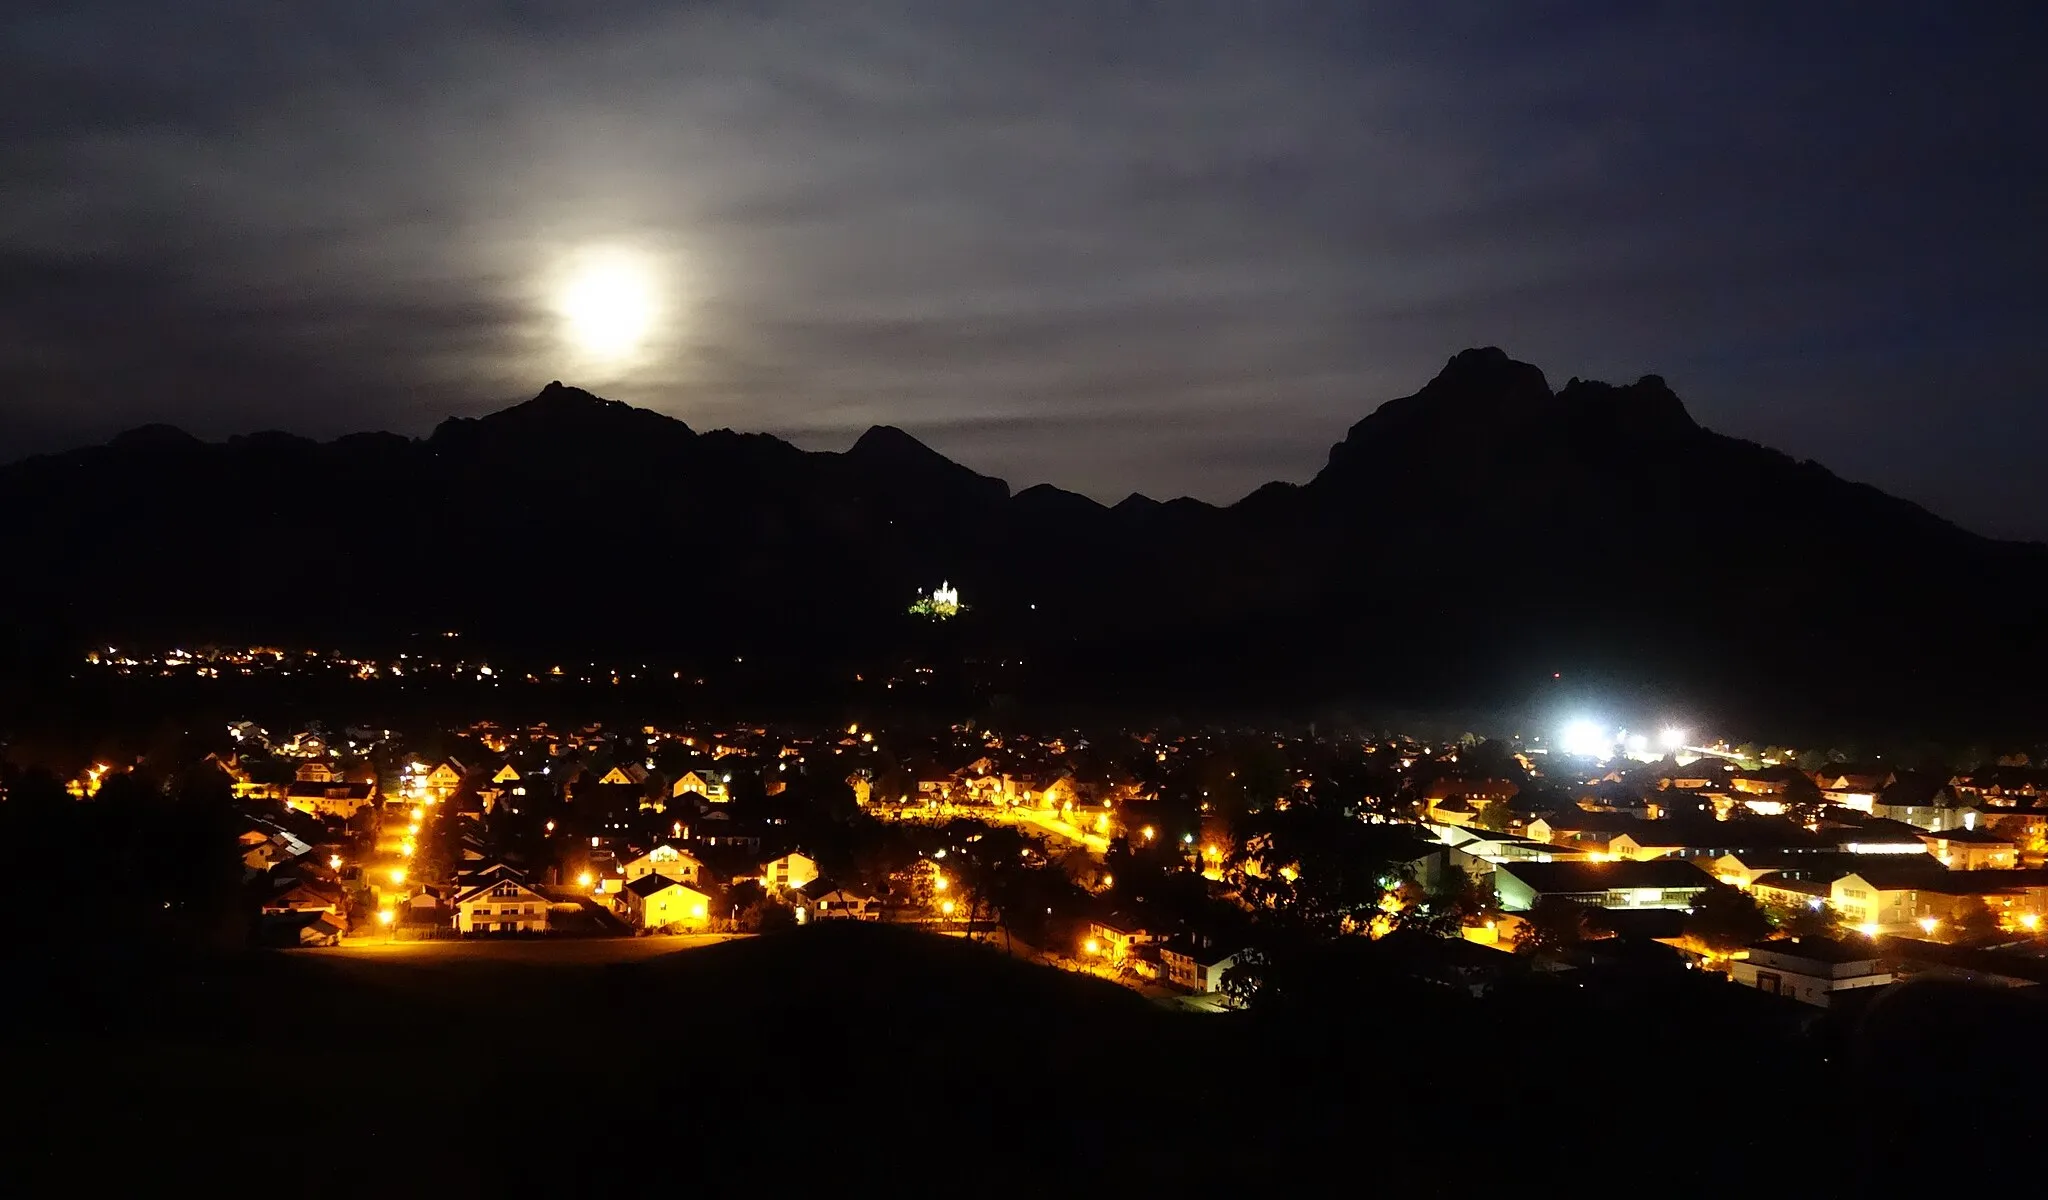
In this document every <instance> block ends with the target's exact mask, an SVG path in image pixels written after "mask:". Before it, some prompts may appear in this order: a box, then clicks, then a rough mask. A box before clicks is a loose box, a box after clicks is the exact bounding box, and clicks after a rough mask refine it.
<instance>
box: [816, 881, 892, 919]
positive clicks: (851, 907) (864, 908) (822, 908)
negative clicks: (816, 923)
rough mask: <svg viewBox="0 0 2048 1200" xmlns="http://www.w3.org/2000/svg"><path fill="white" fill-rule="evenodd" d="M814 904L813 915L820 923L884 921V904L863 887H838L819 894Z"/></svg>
mask: <svg viewBox="0 0 2048 1200" xmlns="http://www.w3.org/2000/svg"><path fill="white" fill-rule="evenodd" d="M812 904H813V915H814V916H816V917H817V919H818V920H820V921H879V920H881V919H882V902H881V900H880V899H879V898H877V897H876V895H875V894H874V893H873V892H870V891H868V890H867V889H866V888H863V887H854V886H851V885H845V884H841V885H837V886H833V887H830V888H828V889H827V890H826V891H823V892H819V893H818V895H817V898H816V900H814V901H813V902H812Z"/></svg>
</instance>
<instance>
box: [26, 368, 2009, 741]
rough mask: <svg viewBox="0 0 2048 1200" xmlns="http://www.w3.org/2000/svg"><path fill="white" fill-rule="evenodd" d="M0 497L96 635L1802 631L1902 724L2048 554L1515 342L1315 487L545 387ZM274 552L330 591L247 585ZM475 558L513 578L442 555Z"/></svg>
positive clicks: (1230, 661) (2000, 664) (1194, 642)
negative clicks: (714, 417) (476, 404)
mask: <svg viewBox="0 0 2048 1200" xmlns="http://www.w3.org/2000/svg"><path fill="white" fill-rule="evenodd" d="M0 505H5V506H7V509H8V511H10V512H18V513H23V514H26V516H25V517H24V518H23V519H21V520H19V521H17V522H16V523H15V524H14V525H13V526H12V527H8V528H4V529H0V561H8V562H11V563H17V564H24V563H28V564H32V563H48V562H64V561H68V560H72V559H77V558H79V557H81V556H84V557H87V558H89V559H90V560H91V561H95V562H99V563H103V564H118V565H119V567H120V568H121V570H122V571H124V572H126V573H129V574H133V575H136V576H138V577H139V578H143V579H148V580H149V581H150V586H149V587H148V588H147V589H144V592H143V593H142V594H137V593H135V592H132V591H129V590H124V589H118V588H117V589H104V590H95V589H85V590H82V591H76V592H72V593H67V594H63V595H61V596H60V595H47V596H46V595H43V594H40V593H37V592H34V591H33V590H30V589H23V590H20V591H18V592H17V593H16V594H14V595H13V596H11V597H10V598H8V599H6V600H0V608H5V609H6V610H8V611H6V612H5V613H0V615H5V616H7V617H8V618H9V619H10V620H12V621H14V622H16V623H17V624H18V625H19V626H20V627H21V628H23V629H25V630H32V631H38V635H39V636H40V635H41V631H49V636H51V637H53V638H54V639H56V640H58V641H62V640H64V639H71V640H76V641H78V642H79V644H81V645H82V644H85V643H86V641H88V640H89V641H100V640H106V639H108V638H111V637H127V636H136V635H141V634H160V635H163V636H176V637H181V638H183V637H196V636H204V635H209V634H210V635H214V636H219V637H223V638H234V637H245V638H254V637H266V638H267V637H279V638H282V637H290V636H296V637H319V638H334V637H340V636H344V635H346V636H350V637H357V638H365V637H377V636H386V637H388V636H396V635H398V634H400V633H402V632H403V631H406V630H413V629H420V628H452V627H455V626H456V625H457V624H460V625H462V626H463V627H464V628H466V629H471V630H474V631H475V633H476V634H477V636H479V637H480V638H484V639H495V640H497V641H499V642H501V643H503V644H507V645H527V644H546V645H563V646H565V647H566V648H571V649H573V648H575V646H576V645H577V644H579V643H581V642H594V641H610V642H617V643H620V644H624V645H637V646H647V647H654V646H665V645H672V646H675V647H680V648H684V649H691V650H692V652H697V651H699V650H701V651H702V652H704V653H709V652H710V651H709V649H708V647H707V646H705V642H706V640H707V639H710V638H714V637H715V638H716V639H722V640H723V641H724V642H727V643H730V645H731V646H733V647H734V648H739V647H746V648H749V649H751V651H752V652H753V653H756V654H760V653H764V652H769V651H764V649H763V647H771V648H773V649H772V652H774V653H785V654H788V655H789V656H791V657H792V658H801V657H804V656H810V657H812V658H816V659H819V660H820V661H823V660H825V659H836V658H841V657H844V656H846V655H849V654H851V655H861V654H869V653H882V652H885V651H886V652H888V653H896V652H898V651H899V650H903V649H904V647H906V646H909V645H911V644H912V643H911V642H906V641H905V640H904V639H906V638H909V637H911V636H912V635H911V634H909V633H907V632H905V629H904V627H902V626H901V619H902V618H903V609H904V608H905V607H906V606H907V604H908V601H909V600H910V599H911V598H914V596H915V591H916V589H917V588H921V587H929V586H930V584H931V583H932V582H934V581H936V580H937V579H940V578H949V579H951V580H953V581H954V582H955V583H956V584H958V585H960V587H961V588H962V590H963V594H964V595H965V596H966V597H967V599H968V601H969V604H970V607H971V615H970V616H969V617H966V618H963V619H962V623H961V624H960V625H959V627H958V630H957V631H956V633H949V634H948V635H947V636H948V638H950V639H952V643H949V644H952V645H953V649H952V650H951V651H949V652H958V653H963V654H972V655H982V654H986V655H988V656H990V657H994V658H1005V659H1007V658H1012V657H1017V658H1022V657H1025V656H1026V655H1029V656H1030V658H1031V660H1032V661H1033V662H1034V663H1036V664H1041V665H1042V668H1043V669H1044V670H1045V671H1047V672H1048V673H1050V674H1053V675H1056V676H1059V677H1062V678H1069V679H1073V680H1088V681H1095V682H1098V683H1099V684H1100V686H1101V687H1102V688H1103V689H1104V691H1105V693H1106V694H1124V691H1130V692H1131V693H1132V694H1135V693H1136V691H1140V690H1143V689H1145V688H1150V687H1157V688H1161V689H1166V690H1168V691H1170V692H1172V693H1173V694H1175V695H1181V696H1189V695H1194V694H1196V692H1198V691H1200V690H1203V689H1210V690H1216V691H1226V692H1227V691H1232V690H1242V689H1244V688H1245V687H1247V686H1254V687H1257V688H1259V689H1262V690H1270V691H1271V692H1273V693H1274V694H1276V695H1288V694H1299V695H1302V696H1322V695H1348V694H1359V693H1362V692H1372V693H1376V694H1384V695H1389V696H1394V697H1400V698H1406V697H1409V696H1416V697H1422V698H1436V699H1444V700H1461V699H1463V698H1464V697H1466V696H1468V695H1471V694H1473V693H1476V692H1482V691H1485V690H1486V689H1487V688H1490V687H1497V686H1501V683H1500V681H1503V680H1512V681H1526V680H1528V679H1535V678H1548V677H1549V676H1551V675H1553V674H1557V675H1560V676H1561V675H1562V674H1563V672H1562V671H1560V670H1557V668H1558V667H1559V666H1560V665H1569V666H1572V667H1573V668H1574V669H1575V670H1578V671H1582V672H1584V673H1587V674H1590V675H1602V674H1603V673H1604V674H1606V675H1612V676H1614V677H1615V678H1617V679H1621V678H1627V679H1631V680H1635V681H1636V682H1638V683H1640V684H1643V685H1649V684H1652V683H1656V682H1659V681H1662V682H1666V683H1669V682H1671V681H1673V680H1675V681H1677V683H1678V686H1681V687H1684V688H1691V689H1693V690H1695V691H1697V692H1699V693H1700V694H1703V695H1712V696H1717V697H1721V698H1722V699H1723V700H1724V701H1726V702H1739V701H1740V700H1741V699H1742V697H1744V696H1745V695H1754V694H1755V693H1757V692H1758V691H1759V690H1760V689H1759V687H1758V682H1757V681H1758V680H1760V679H1764V678H1769V677H1771V676H1772V674H1773V673H1774V672H1777V671H1781V670H1782V669H1783V663H1784V659H1785V656H1784V653H1783V652H1782V650H1781V648H1783V647H1787V646H1794V647H1798V649H1799V653H1800V655H1801V656H1802V657H1808V658H1812V659H1815V660H1821V661H1825V660H1834V661H1844V662H1853V663H1857V664H1859V670H1860V671H1862V672H1863V673H1865V674H1868V673H1872V672H1878V673H1882V674H1883V675H1884V676H1885V677H1886V679H1887V680H1890V681H1893V682H1895V683H1896V684H1897V686H1886V687H1874V686H1872V687H1865V688H1862V689H1860V692H1861V693H1862V694H1861V695H1859V697H1858V702H1859V703H1861V702H1864V701H1865V700H1867V701H1868V702H1870V703H1880V702H1882V698H1884V697H1902V699H1901V700H1900V702H1901V703H1912V702H1916V701H1914V700H1913V693H1914V691H1915V689H1916V688H1918V689H1920V690H1921V691H1923V692H1924V691H1925V689H1927V688H1929V687H1944V686H1954V687H1958V688H1970V689H1978V690H1981V691H1982V693H1983V696H1984V697H1985V698H1986V699H1991V698H1994V697H1996V696H2004V695H2007V694H2010V693H2012V692H2014V690H2015V689H2014V687H2013V686H2011V685H2012V681H2013V680H2016V679H2021V678H2024V677H2025V676H2026V672H2028V671H2031V670H2033V669H2034V668H2035V667H2037V666H2048V644H2044V639H2043V635H2042V634H2041V632H2040V629H2041V627H2042V626H2043V625H2048V621H2043V620H2042V617H2043V615H2044V611H2043V608H2044V600H2043V597H2048V547H2044V546H2041V545H2039V544H2037V543H2017V542H2003V541H1997V540H1994V539H1990V538H1985V537H1982V536H1981V535H1978V534H1975V533H1971V532H1969V531H1966V530H1963V529H1961V528H1960V527H1958V526H1956V525H1954V524H1953V523H1951V522H1948V521H1946V520H1944V519H1942V518H1941V517H1939V516H1936V515H1935V514H1933V513H1930V512H1928V511H1927V510H1926V509H1924V508H1922V507H1920V506H1919V505H1916V504H1913V503H1911V502H1909V501H1906V500H1902V499H1899V498H1897V497H1892V496H1889V495H1887V494H1885V493H1883V492H1881V491H1879V490H1878V489H1876V488H1873V487H1870V486H1869V485H1865V484H1859V483H1853V482H1850V481H1845V480H1843V479H1841V478H1839V477H1838V476H1835V475H1834V474H1833V473H1832V472H1829V471H1828V470H1827V469H1826V468H1824V467H1822V466H1819V465H1818V464H1815V463H1812V462H1808V461H1800V460H1795V459H1793V458H1791V457H1789V456H1786V455H1783V454H1781V453H1779V452H1777V451H1774V450H1770V449H1768V448H1766V447H1762V446H1758V445H1756V444H1754V443H1751V442H1746V441H1743V440H1741V439H1736V438H1731V437H1727V436H1725V435H1722V434H1719V433H1715V432H1713V431H1712V430H1709V429H1707V428H1705V427H1703V426H1701V425H1699V424H1698V423H1697V422H1696V421H1695V420H1694V419H1693V418H1692V417H1691V415H1690V414H1689V413H1688V412H1687V411H1686V409H1685V406H1684V403H1683V401H1682V400H1680V399H1679V397H1678V396H1677V395H1676V394H1675V393H1674V392H1673V391H1672V390H1671V389H1670V387H1669V386H1668V385H1667V384H1666V383H1665V381H1664V380H1663V379H1662V378H1660V377H1658V376H1656V375H1645V376H1642V377H1640V378H1638V379H1637V380H1636V381H1635V382H1634V383H1630V384H1622V385H1611V384H1604V383H1598V382H1593V381H1586V380H1581V379H1576V378H1574V379H1572V380H1571V381H1569V382H1568V383H1566V384H1565V386H1564V387H1563V388H1560V389H1556V390H1553V389H1552V388H1551V387H1550V385H1549V383H1548V381H1547V379H1546V377H1545V376H1544V374H1543V372H1542V371H1541V370H1540V369H1539V368H1537V367H1535V366H1533V365H1531V364H1527V363H1521V362H1518V361H1516V360H1514V359H1513V358H1511V357H1509V356H1508V355H1507V354H1506V353H1505V352H1504V351H1502V350H1500V349H1499V348H1496V347H1485V348H1478V349H1473V350H1467V351H1464V352H1461V353H1460V354H1458V355H1455V356H1453V357H1452V358H1451V359H1450V360H1449V361H1448V362H1447V363H1446V364H1445V367H1444V369H1443V370H1442V371H1440V372H1439V373H1438V374H1437V375H1436V376H1435V377H1433V378H1432V379H1431V380H1430V381H1428V382H1427V383H1426V384H1425V385H1424V386H1423V387H1422V388H1420V389H1419V390H1418V391H1416V392H1414V393H1411V394H1410V395H1408V396H1403V397H1397V398H1394V399H1391V400H1388V401H1386V402H1385V403H1383V404H1380V405H1377V406H1375V407H1374V408H1373V410H1372V411H1371V412H1369V413H1368V414H1366V415H1365V416H1364V417H1362V418H1361V419H1360V420H1359V421H1357V422H1356V423H1354V424H1353V425H1352V426H1351V427H1350V428H1349V429H1348V430H1347V431H1346V433H1345V435H1344V437H1343V438H1342V439H1341V440H1340V441H1338V442H1337V443H1336V444H1334V445H1333V446H1332V448H1331V451H1330V454H1329V457H1328V460H1327V462H1326V463H1325V464H1324V466H1323V467H1322V468H1321V469H1320V470H1319V471H1318V472H1317V473H1316V474H1315V475H1314V476H1313V477H1311V478H1310V479H1309V480H1307V481H1306V482H1303V483H1299V484H1296V483H1287V482H1280V481H1276V482H1274V483H1269V484H1267V485H1265V486H1263V487H1260V488H1258V489H1255V490H1254V491H1253V492H1251V493H1249V494H1247V495H1246V496H1244V497H1242V498H1241V499H1239V500H1238V501H1236V502H1235V503H1232V504H1229V505H1223V506H1215V505H1210V504H1206V503H1203V502H1201V501H1196V500H1191V499H1188V498H1185V497H1183V498H1180V499H1175V500H1170V501H1166V502H1163V503H1162V502H1159V501H1156V500H1152V499H1151V498H1149V497H1145V496H1142V495H1138V494H1136V493H1133V494H1132V495H1130V496H1127V497H1125V498H1124V499H1123V500H1120V501H1118V502H1117V503H1116V504H1114V505H1104V504H1102V503H1100V502H1098V501H1096V500H1095V499H1094V498H1092V497H1088V496H1083V495H1080V494H1078V493H1074V492H1070V491H1066V490H1064V489H1060V488H1057V487H1053V486H1051V485H1049V484H1037V485H1033V486H1030V487H1025V488H1023V489H1021V490H1017V491H1014V492H1013V491H1012V490H1011V488H1010V486H1009V484H1008V483H1006V482H1005V481H1003V480H1001V479H997V478H994V477H991V476H987V475H983V474H981V473H979V472H977V471H975V470H973V469H972V468H970V467H968V466H965V465H963V464H960V463H957V462H955V461H953V460H951V459H949V458H947V457H946V456H944V455H942V454H940V453H939V452H937V451H936V450H933V449H932V448H931V447H929V446H927V445H925V444H924V443H923V442H922V441H919V440H918V439H917V438H916V437H914V436H913V435H911V434H909V433H907V432H905V431H903V430H901V429H898V428H895V427H892V426H875V427H873V428H870V429H869V430H867V431H866V432H864V433H863V434H861V435H860V437H859V438H858V439H856V440H855V442H854V443H853V444H852V445H851V446H849V447H848V448H847V449H845V450H842V451H809V450H804V449H800V448H798V447H796V446H794V445H792V444H790V443H788V442H786V441H783V440H782V439H780V438H777V437H774V436H772V435H767V434H749V433H737V432H734V431H731V430H711V431H708V432H699V431H696V430H693V429H692V428H691V427H690V426H689V425H688V424H687V423H685V422H683V421H681V420H679V419H677V418H674V417H670V416H667V415H665V414H661V413H658V412H654V411H652V410H647V409H640V408H635V407H632V406H630V405H626V404H622V403H619V402H617V401H610V400H605V399H603V398H601V397H598V396H595V395H594V394H592V393H589V392H586V391H583V390H581V389H577V388H572V387H568V386H566V385H563V384H561V383H559V382H555V383H551V384H549V386H548V387H546V388H543V389H542V390H541V392H540V393H539V394H538V395H536V396H535V397H533V398H532V399H530V400H527V401H524V402H522V403H520V404H516V405H512V406H509V407H507V408H505V409H501V410H498V411H497V412H494V413H489V414H485V415H482V416H478V417H456V418H450V419H448V420H446V421H443V422H442V423H440V424H439V425H438V426H436V427H435V429H434V430H433V432H432V433H431V434H429V435H428V436H427V437H424V438H415V439H407V438H403V437H400V436H399V435H393V434H353V435H347V436H345V437H342V438H337V439H334V440H332V441H328V442H317V441H313V440H310V439H304V438H297V437H294V436H292V435H286V434H255V435H248V436H241V437H235V438H230V439H228V440H227V441H225V442H202V441H199V440H198V439H196V438H191V437H190V436H189V435H185V434H183V433H182V432H180V431H176V430H172V429H169V428H167V427H162V426H150V427H144V428H143V429H141V430H135V431H129V432H128V433H124V434H122V435H120V436H118V437H116V438H114V439H112V440H111V441H109V442H108V443H106V444H104V445H102V446H98V447H87V448H82V449H80V450H74V451H69V452H65V453H63V454H58V455H40V456H35V457H32V458H29V459H24V460H22V461H21V462H18V463H15V464H12V465H9V466H6V467H0ZM287 547H291V548H295V549H296V550H298V551H301V552H302V551H303V550H304V549H306V548H317V549H318V550H319V555H320V558H319V561H320V562H321V563H322V564H323V570H324V572H325V575H324V576H323V578H327V579H331V580H332V581H333V583H332V585H331V586H327V587H320V586H307V585H306V584H305V583H303V582H298V583H287V584H285V585H283V586H282V587H279V588H268V587H261V586H258V587H251V586H247V580H248V578H249V577H251V576H254V577H256V578H261V577H263V574H264V570H263V568H262V566H261V565H260V564H261V563H262V562H263V561H264V560H265V556H266V555H269V554H273V553H277V552H279V551H281V550H282V549H283V548H287ZM223 563H227V564H232V567H231V569H228V570H225V571H223V570H222V569H221V566H222V564H223ZM456 563H460V564H470V563H491V564H496V566H494V567H493V568H492V570H491V572H490V573H489V575H488V576H487V580H488V581H486V580H484V579H477V578H472V577H470V576H468V575H466V574H465V573H464V571H463V570H462V569H458V568H454V567H452V566H449V565H433V566H429V565H426V564H456ZM599 564H603V565H599ZM400 579H402V580H405V581H406V582H405V585H404V586H392V581H394V580H400ZM1959 581H1966V582H1967V584H1968V585H1969V586H1958V584H1959ZM1980 587H1981V588H1982V589H1984V590H1983V593H1982V594H1983V595H1996V596H1998V597H1999V600H1998V603H1996V604H1986V603H1984V602H1983V601H1982V599H1981V598H1980V596H1979V593H1978V591H1977V589H1978V588H1980ZM920 636H921V635H920ZM906 652H907V651H906ZM1966 662H1974V663H1977V664H1979V666H1978V668H1976V669H1963V668H1962V667H1960V666H1959V665H1958V664H1961V663H1966ZM2001 676H2005V677H2007V679H2006V681H2005V682H2004V683H2000V682H1999V678H2000V677H2001ZM1515 686H1521V684H1520V683H1516V684H1515ZM1120 689H1121V690H1120Z"/></svg>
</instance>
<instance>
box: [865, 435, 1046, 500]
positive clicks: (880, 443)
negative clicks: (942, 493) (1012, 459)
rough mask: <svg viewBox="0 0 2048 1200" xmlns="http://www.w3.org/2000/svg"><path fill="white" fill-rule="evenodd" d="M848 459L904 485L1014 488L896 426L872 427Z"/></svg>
mask: <svg viewBox="0 0 2048 1200" xmlns="http://www.w3.org/2000/svg"><path fill="white" fill-rule="evenodd" d="M846 458H847V459H848V460H849V461H851V462H854V463H857V464H860V465H861V466H863V467H866V468H871V469H873V470H874V471H876V472H878V473H883V474H890V475H894V476H896V477H898V478H899V479H900V480H901V481H902V482H903V483H904V484H906V485H910V484H914V483H915V482H917V481H920V480H922V481H927V482H937V481H947V482H949V483H952V484H954V485H957V486H963V487H969V488H973V489H975V490H977V491H981V492H983V493H988V494H993V493H997V492H999V493H1000V495H1001V496H1008V495H1009V494H1010V485H1009V484H1007V483H1004V482H1003V481H1002V480H1000V479H994V478H991V477H989V476H986V475H983V474H981V473H980V472H979V471H976V470H974V469H973V468H972V467H967V466H963V465H961V464H960V463H956V462H954V461H953V460H952V459H950V458H947V457H946V456H945V455H943V454H941V453H939V452H938V451H936V450H934V449H932V448H931V447H930V446H927V445H925V444H924V443H923V442H920V441H918V440H917V439H916V438H915V437H912V436H911V435H910V434H908V433H905V432H904V431H903V430H901V429H898V428H897V427H896V426H894V425H874V426H870V427H869V429H868V431H867V432H866V433H863V434H861V435H860V437H859V438H858V439H856V440H855V441H854V443H853V445H852V446H851V447H850V448H849V449H848V450H847V451H846Z"/></svg>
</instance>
